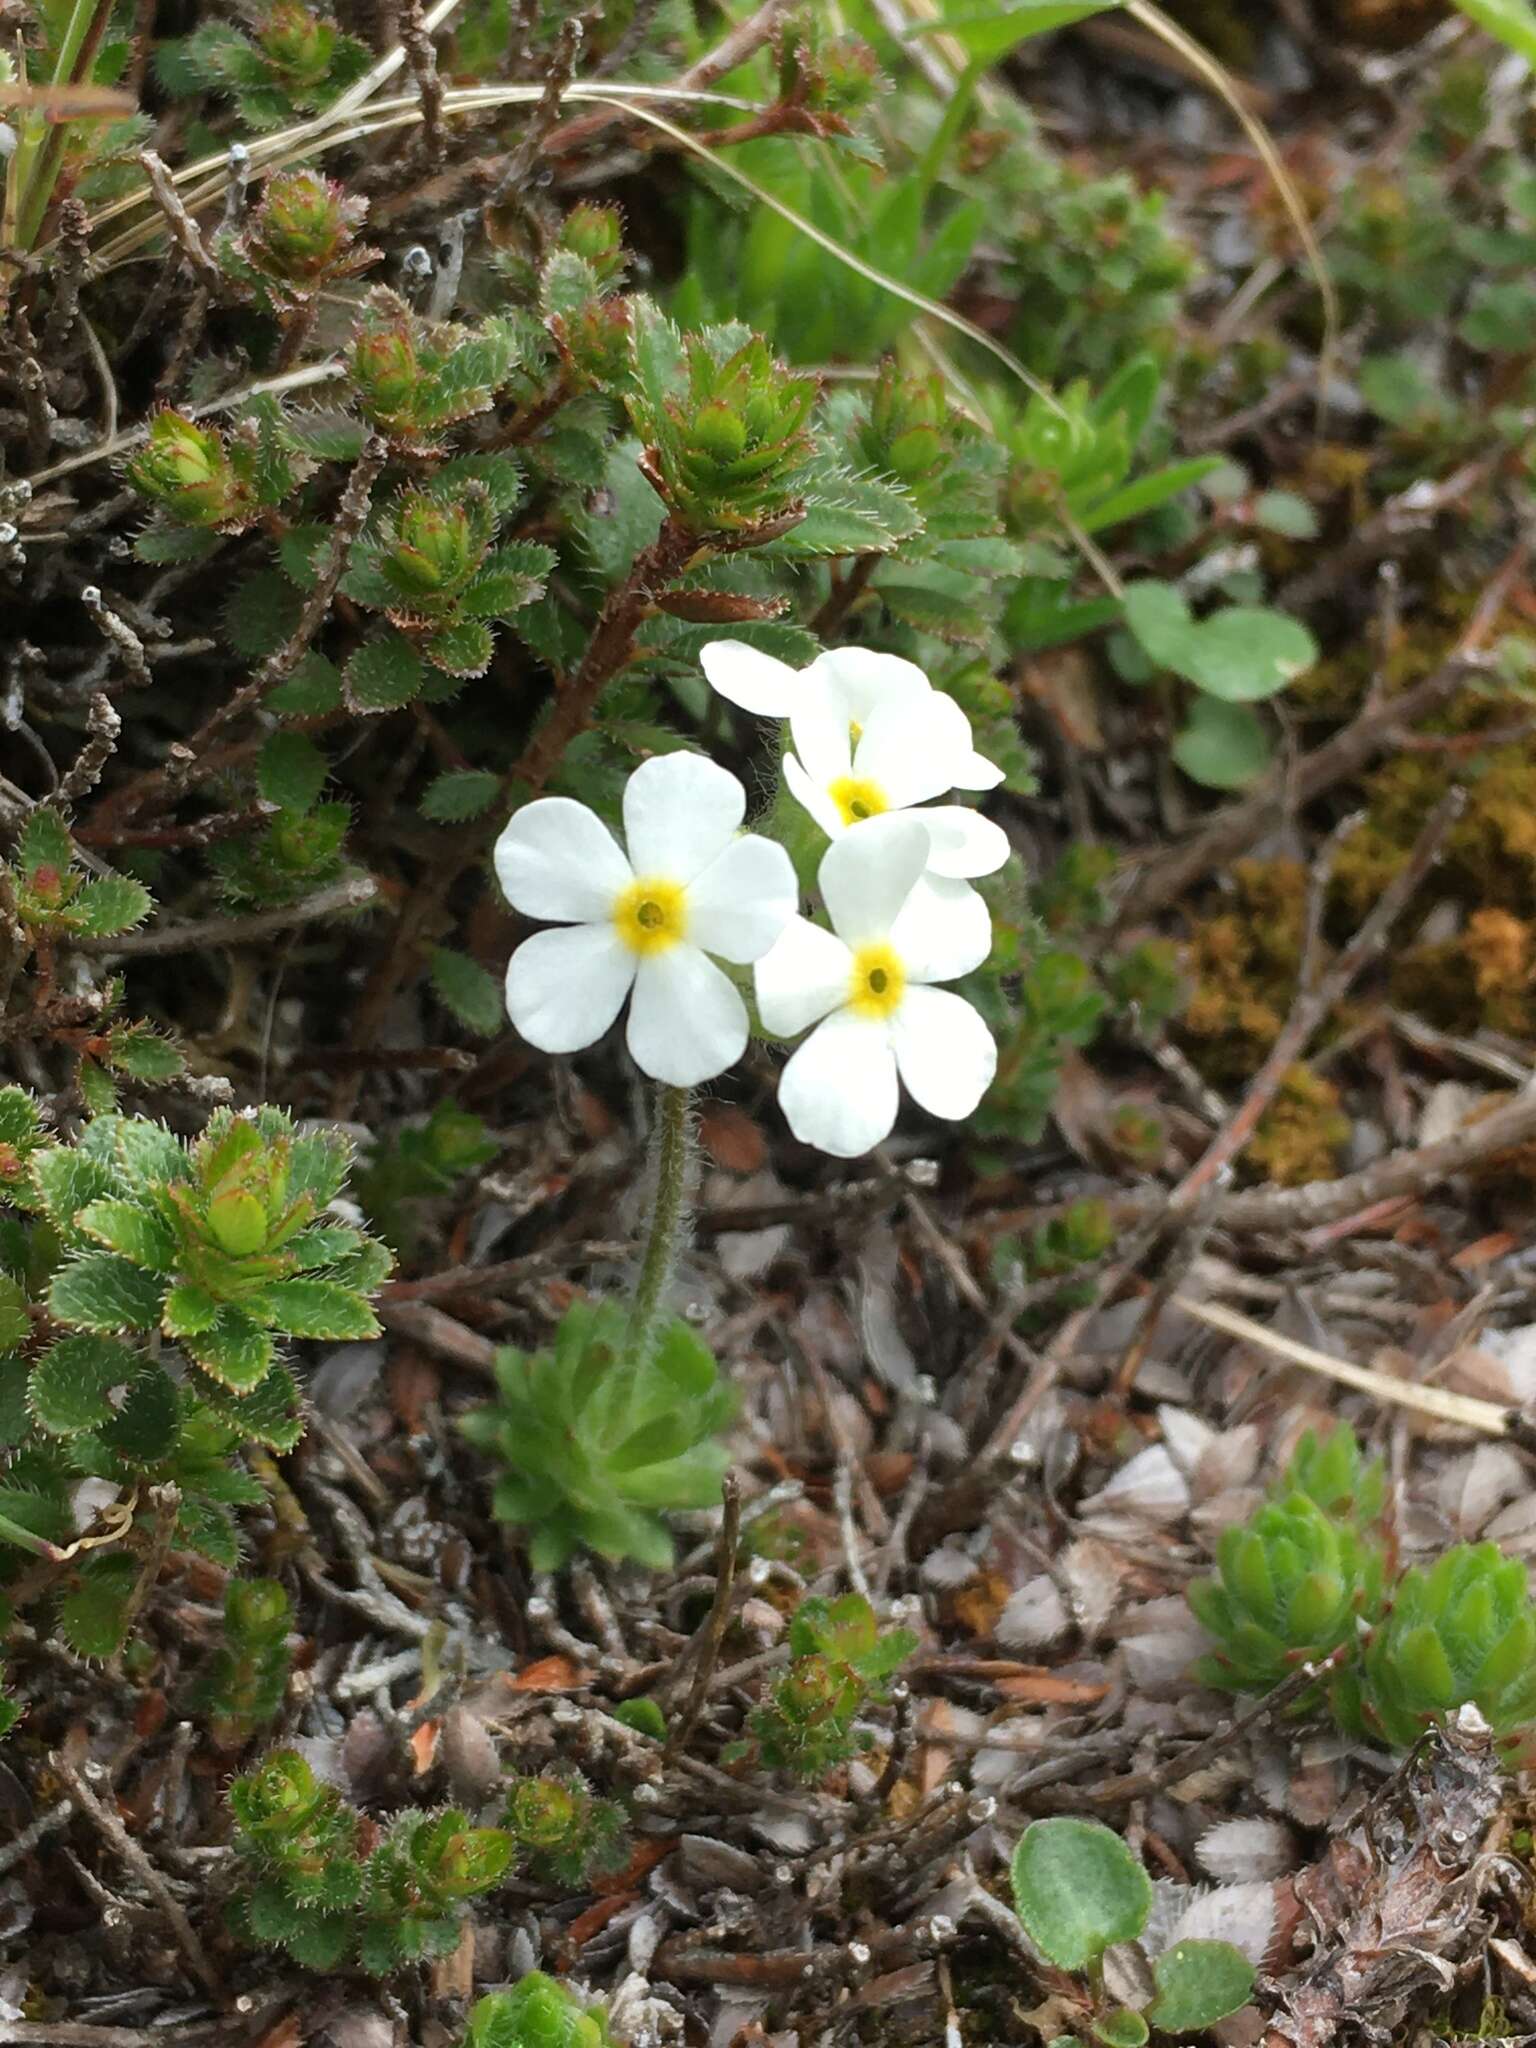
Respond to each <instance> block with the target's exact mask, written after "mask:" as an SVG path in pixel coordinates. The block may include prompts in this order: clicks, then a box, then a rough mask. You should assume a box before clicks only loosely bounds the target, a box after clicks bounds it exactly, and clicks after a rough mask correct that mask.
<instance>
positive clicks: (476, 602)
mask: <svg viewBox="0 0 1536 2048" xmlns="http://www.w3.org/2000/svg"><path fill="white" fill-rule="evenodd" d="M556 559H557V557H556V555H555V551H554V549H553V548H549V547H545V546H544V544H543V542H542V541H535V540H524V541H514V542H512V543H510V544H509V545H508V546H506V547H502V548H497V550H496V551H495V553H494V554H492V555H490V556H488V557H487V559H486V560H485V562H484V563H483V564H482V566H481V568H480V570H479V573H478V574H477V575H476V576H475V578H474V580H473V582H472V583H471V584H470V586H469V588H468V589H467V590H466V591H465V593H464V596H463V599H462V603H463V607H464V610H465V611H466V612H468V613H469V615H470V617H471V618H476V619H506V618H510V617H511V615H512V614H513V613H514V612H520V611H521V610H522V608H523V606H524V605H525V604H532V603H533V601H534V599H535V598H538V597H542V596H543V595H544V586H545V584H546V583H547V582H548V580H549V573H550V571H551V570H552V569H553V568H554V566H555V562H556Z"/></svg>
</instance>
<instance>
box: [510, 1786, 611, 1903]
mask: <svg viewBox="0 0 1536 2048" xmlns="http://www.w3.org/2000/svg"><path fill="white" fill-rule="evenodd" d="M501 1824H502V1826H503V1827H504V1828H505V1829H506V1831H507V1833H508V1834H509V1835H510V1836H511V1838H512V1841H513V1844H514V1846H515V1850H516V1853H517V1855H518V1857H519V1858H520V1859H521V1861H522V1862H523V1864H524V1865H525V1867H526V1868H527V1871H528V1874H529V1875H530V1876H531V1877H533V1878H535V1879H536V1880H538V1881H539V1882H541V1883H546V1884H557V1885H561V1886H564V1887H565V1888H566V1889H567V1890H575V1889H576V1888H577V1887H579V1886H584V1885H588V1884H590V1882H591V1880H592V1879H593V1878H594V1877H601V1876H603V1875H605V1874H607V1873H609V1872H612V1871H615V1870H622V1869H623V1867H624V1864H625V1862H626V1861H627V1859H628V1856H629V1843H628V1841H627V1839H626V1836H625V1826H624V1811H623V1808H622V1807H620V1806H619V1805H618V1804H617V1803H616V1801H614V1800H612V1799H600V1798H599V1797H598V1796H597V1794H596V1793H595V1792H594V1791H593V1790H592V1787H591V1786H590V1785H589V1784H588V1783H587V1781H586V1779H585V1778H584V1777H583V1776H582V1775H581V1773H580V1772H579V1771H545V1772H542V1773H540V1774H538V1775H537V1776H534V1775H529V1776H522V1777H518V1778H516V1779H515V1780H514V1781H513V1782H512V1784H511V1785H509V1786H508V1788H507V1803H506V1807H505V1809H504V1810H503V1813H502V1817H501Z"/></svg>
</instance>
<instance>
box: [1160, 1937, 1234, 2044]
mask: <svg viewBox="0 0 1536 2048" xmlns="http://www.w3.org/2000/svg"><path fill="white" fill-rule="evenodd" d="M1152 1975H1153V1977H1154V1979H1155V1980H1156V1983H1157V1997H1156V1998H1155V1999H1154V2000H1153V2002H1152V2004H1151V2005H1150V2006H1149V2007H1148V2008H1147V2018H1148V2019H1149V2020H1150V2021H1151V2022H1152V2024H1153V2026H1154V2027H1158V2028H1160V2029H1161V2031H1162V2032H1163V2033H1165V2034H1198V2033H1201V2032H1203V2031H1204V2029H1205V2028H1207V2027H1213V2026H1215V2024H1216V2022H1217V2021H1218V2020H1224V2019H1225V2018H1226V2017H1227V2015H1228V2014H1229V2013H1234V2012H1236V2011H1237V2010H1238V2008H1239V2006H1243V2005H1246V2004H1247V2003H1248V1997H1249V1994H1250V1992H1251V1991H1252V1990H1253V1979H1254V1968H1253V1965H1252V1963H1250V1962H1249V1960H1248V1958H1247V1957H1246V1956H1245V1955H1244V1954H1243V1953H1242V1951H1241V1950H1240V1949H1236V1948H1234V1947H1233V1946H1232V1944H1231V1942H1230V1941H1179V1942H1175V1943H1174V1945H1173V1947H1172V1948H1171V1949H1169V1950H1168V1952H1167V1954H1166V1955H1161V1956H1159V1957H1158V1959H1157V1961H1156V1962H1155V1963H1154V1964H1153V1965H1152Z"/></svg>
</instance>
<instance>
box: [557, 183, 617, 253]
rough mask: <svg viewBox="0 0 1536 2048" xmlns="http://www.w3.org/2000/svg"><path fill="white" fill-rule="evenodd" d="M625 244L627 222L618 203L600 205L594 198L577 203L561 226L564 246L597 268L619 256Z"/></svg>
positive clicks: (561, 242) (561, 238) (561, 241)
mask: <svg viewBox="0 0 1536 2048" xmlns="http://www.w3.org/2000/svg"><path fill="white" fill-rule="evenodd" d="M623 243H624V228H623V223H622V222H621V220H620V218H619V210H618V208H617V207H616V206H597V205H594V204H593V202H592V201H591V200H590V199H585V200H583V201H582V202H581V203H580V205H578V206H573V207H572V208H571V210H570V212H569V213H568V214H567V215H566V217H565V221H564V223H563V225H562V226H561V229H560V246H561V247H562V248H563V249H569V250H570V252H571V254H572V255H573V256H580V257H581V258H582V259H583V260H584V261H585V262H587V263H590V264H591V265H592V266H593V267H594V269H597V270H601V269H602V267H603V265H604V263H605V260H606V259H607V258H609V257H611V256H614V255H617V253H618V251H619V250H620V249H621V248H622V246H623Z"/></svg>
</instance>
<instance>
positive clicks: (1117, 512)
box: [1079, 455, 1221, 588]
mask: <svg viewBox="0 0 1536 2048" xmlns="http://www.w3.org/2000/svg"><path fill="white" fill-rule="evenodd" d="M1220 467H1221V457H1220V456H1219V455H1196V456H1192V457H1191V459H1190V460H1189V461H1188V462H1177V463H1174V464H1172V465H1171V466H1170V467H1169V468H1167V469H1156V470H1154V471H1153V472H1152V474H1151V475H1150V476H1143V477H1138V478H1137V480H1136V481H1135V483H1133V484H1126V485H1124V486H1123V487H1122V488H1121V489H1120V490H1118V491H1114V492H1112V493H1111V494H1110V496H1109V497H1107V498H1101V499H1100V500H1099V502H1098V503H1097V504H1096V505H1094V506H1093V507H1092V508H1091V509H1090V510H1089V511H1087V512H1085V513H1083V514H1082V515H1081V518H1080V520H1079V524H1080V525H1081V526H1082V529H1083V531H1084V532H1085V533H1100V532H1102V531H1103V529H1104V528H1105V527H1106V526H1120V525H1123V524H1124V522H1125V521H1126V520H1127V519H1141V518H1143V517H1144V516H1145V515H1146V514H1147V513H1148V512H1155V511H1156V510H1157V508H1158V507H1159V506H1160V505H1166V504H1167V503H1168V501H1169V499H1170V498H1176V497H1177V496H1178V495H1179V493H1180V491H1187V490H1188V489H1189V488H1190V487H1191V485H1193V484H1197V483H1199V482H1200V481H1201V480H1202V479H1203V478H1205V477H1208V476H1209V475H1210V474H1211V471H1212V470H1214V469H1219V468H1220ZM1134 587H1135V586H1134V585H1133V586H1132V588H1134Z"/></svg>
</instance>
